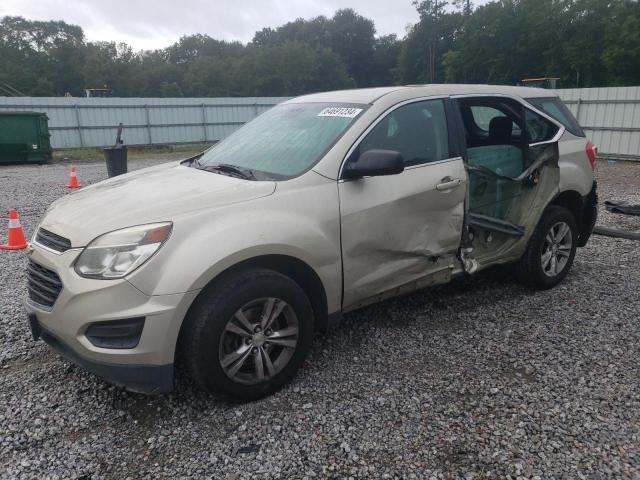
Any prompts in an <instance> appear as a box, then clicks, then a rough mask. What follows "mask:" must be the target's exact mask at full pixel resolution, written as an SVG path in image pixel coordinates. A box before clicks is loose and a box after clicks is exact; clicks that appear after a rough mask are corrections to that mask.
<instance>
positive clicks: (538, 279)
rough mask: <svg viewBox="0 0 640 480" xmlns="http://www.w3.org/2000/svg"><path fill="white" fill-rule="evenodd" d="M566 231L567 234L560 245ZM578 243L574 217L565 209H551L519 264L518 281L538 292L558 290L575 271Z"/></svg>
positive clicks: (534, 233) (543, 217)
mask: <svg viewBox="0 0 640 480" xmlns="http://www.w3.org/2000/svg"><path fill="white" fill-rule="evenodd" d="M552 228H553V229H554V230H553V234H552ZM565 228H566V229H567V231H566V233H564V236H563V237H562V238H561V239H560V240H559V241H558V243H556V239H557V238H558V237H560V236H561V235H562V233H563V232H564V229H565ZM577 241H578V226H577V223H576V219H575V217H574V216H573V214H572V213H571V212H570V211H569V210H567V209H566V208H564V207H559V206H555V205H553V206H550V207H548V208H547V210H545V212H544V213H543V215H542V218H541V219H540V222H539V223H538V226H537V227H536V229H535V231H534V232H533V235H532V236H531V238H530V239H529V244H528V245H527V250H526V251H525V254H524V255H523V257H522V258H521V259H520V262H519V263H518V264H517V268H516V273H517V276H518V280H519V281H520V282H521V283H523V284H524V285H526V286H528V287H530V288H533V289H535V290H547V289H549V288H553V287H555V286H556V285H557V284H558V283H560V282H561V281H562V280H563V279H564V277H566V276H567V273H569V270H570V269H571V265H572V264H573V259H574V258H575V255H576V248H577ZM554 245H555V247H554ZM554 262H555V264H554Z"/></svg>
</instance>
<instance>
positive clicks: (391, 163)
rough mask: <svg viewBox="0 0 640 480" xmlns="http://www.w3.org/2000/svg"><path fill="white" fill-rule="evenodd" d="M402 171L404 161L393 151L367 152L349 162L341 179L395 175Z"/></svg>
mask: <svg viewBox="0 0 640 480" xmlns="http://www.w3.org/2000/svg"><path fill="white" fill-rule="evenodd" d="M403 171H404V160H403V159H402V155H401V154H400V152H396V151H394V150H367V151H366V152H364V153H363V154H362V155H360V156H359V157H357V158H356V159H355V160H351V159H350V160H349V162H348V163H347V165H346V166H345V168H344V171H343V173H342V177H343V178H345V179H347V180H353V179H356V178H362V177H381V176H383V175H397V174H398V173H402V172H403Z"/></svg>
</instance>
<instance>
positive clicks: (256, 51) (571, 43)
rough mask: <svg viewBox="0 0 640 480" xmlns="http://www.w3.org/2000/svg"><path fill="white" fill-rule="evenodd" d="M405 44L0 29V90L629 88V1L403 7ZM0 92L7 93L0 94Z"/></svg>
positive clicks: (322, 36)
mask: <svg viewBox="0 0 640 480" xmlns="http://www.w3.org/2000/svg"><path fill="white" fill-rule="evenodd" d="M413 3H414V6H415V7H416V9H417V11H418V13H419V18H420V20H419V22H418V23H416V24H414V25H411V26H409V27H408V28H407V32H406V35H405V36H404V37H403V38H398V37H397V36H396V35H384V36H378V35H376V28H375V24H374V22H373V21H372V20H371V19H368V18H365V17H364V16H362V15H359V14H358V13H356V12H355V11H353V10H352V9H343V10H338V11H337V12H336V13H335V14H334V16H333V17H331V18H328V17H324V16H320V17H316V18H312V19H310V20H304V19H298V20H295V21H293V22H289V23H287V24H285V25H282V26H280V27H278V28H265V29H263V30H260V31H259V32H256V33H255V35H254V37H253V40H252V41H251V42H249V43H247V44H242V43H239V42H228V41H223V40H217V39H215V38H212V37H211V36H209V35H189V36H183V37H182V38H180V40H179V41H177V42H176V43H175V44H173V45H171V46H169V47H167V48H164V49H158V50H148V51H138V52H136V51H134V50H133V49H132V48H131V47H130V46H129V45H126V44H124V43H114V42H90V41H87V39H86V38H85V35H84V32H83V31H82V29H81V28H80V27H79V26H76V25H70V24H67V23H65V22H62V21H32V20H28V19H25V18H22V17H11V16H6V17H3V18H2V19H0V89H2V87H3V85H4V86H5V87H6V86H7V84H8V86H10V87H13V88H15V89H18V90H19V91H20V92H22V93H23V94H25V95H31V96H60V95H64V94H65V93H69V94H71V95H74V96H81V95H83V93H84V89H85V88H92V87H102V86H103V85H106V86H107V88H108V90H109V91H110V94H111V95H112V96H121V97H157V96H160V97H181V96H188V97H210V96H293V95H299V94H303V93H308V92H314V91H323V90H331V89H339V88H355V87H372V86H381V85H394V84H398V85H404V84H416V83H491V84H516V83H517V82H518V81H519V80H521V79H523V78H526V77H531V76H553V77H560V79H561V82H562V85H563V86H564V87H576V86H579V87H597V86H616V85H640V3H639V2H638V0H498V1H492V2H490V3H488V4H486V5H483V6H478V7H474V6H473V4H472V3H471V2H470V1H469V0H453V1H452V2H447V1H445V0H422V1H414V2H413ZM5 91H6V88H5Z"/></svg>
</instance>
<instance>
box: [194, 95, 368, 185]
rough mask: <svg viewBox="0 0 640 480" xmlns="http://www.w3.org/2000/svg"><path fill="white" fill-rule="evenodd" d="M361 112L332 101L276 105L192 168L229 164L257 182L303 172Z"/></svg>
mask: <svg viewBox="0 0 640 480" xmlns="http://www.w3.org/2000/svg"><path fill="white" fill-rule="evenodd" d="M365 108H366V106H365V105H354V104H336V103H290V104H283V105H278V106H276V107H274V108H272V109H271V110H269V111H267V112H266V113H263V114H262V115H260V116H259V117H258V118H256V119H255V120H253V121H251V122H249V123H247V124H246V125H244V126H243V127H242V128H240V129H239V130H237V131H236V132H234V133H233V134H232V135H230V136H229V137H227V138H225V139H224V140H222V141H221V142H219V143H218V144H216V145H215V146H213V147H212V148H211V149H209V150H207V151H206V152H205V153H204V154H203V155H202V157H200V158H199V159H198V160H197V161H196V164H194V166H195V167H197V168H204V169H208V170H213V171H220V170H219V169H218V170H216V166H219V165H222V166H223V168H226V169H228V168H229V166H232V167H236V168H237V169H241V170H243V171H249V172H251V175H252V176H253V178H255V179H257V180H267V179H274V180H281V179H287V178H291V177H295V176H298V175H300V174H301V173H304V172H305V171H307V170H309V169H310V168H311V167H313V165H315V163H316V162H318V161H319V160H320V158H321V157H322V156H323V155H324V153H326V152H327V151H328V150H329V149H330V148H331V147H332V146H333V145H334V143H335V142H336V141H337V140H338V138H340V136H341V135H342V134H343V133H344V132H345V131H346V130H347V128H348V127H349V125H351V124H352V123H353V121H354V120H355V118H357V117H358V115H360V114H361V113H362V111H363V110H364V109H365Z"/></svg>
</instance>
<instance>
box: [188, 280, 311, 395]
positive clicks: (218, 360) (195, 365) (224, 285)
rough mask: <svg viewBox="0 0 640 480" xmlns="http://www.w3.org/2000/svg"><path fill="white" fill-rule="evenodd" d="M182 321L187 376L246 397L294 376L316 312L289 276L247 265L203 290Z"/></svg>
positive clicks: (307, 345)
mask: <svg viewBox="0 0 640 480" xmlns="http://www.w3.org/2000/svg"><path fill="white" fill-rule="evenodd" d="M267 311H268V312H271V315H270V318H269V319H267V318H265V312H267ZM239 312H240V313H239ZM185 322H186V324H185V329H184V333H183V337H182V339H181V342H182V345H181V347H182V353H183V358H184V362H185V364H186V367H187V369H188V371H189V374H190V376H191V377H192V378H193V379H194V381H195V382H196V383H197V384H198V385H199V386H200V387H201V388H202V389H204V390H206V391H208V392H210V393H222V394H225V395H229V396H231V397H234V398H236V399H238V400H243V401H248V400H255V399H258V398H262V397H265V396H267V395H270V394H272V393H273V392H275V391H276V390H278V389H279V388H281V387H282V386H283V385H284V384H285V383H287V382H288V381H290V380H291V379H292V378H293V377H294V376H295V374H296V372H297V371H298V369H299V368H300V366H301V365H302V363H303V361H304V359H305V357H306V356H307V354H308V352H309V350H310V348H311V342H312V339H313V322H314V316H313V309H312V307H311V303H310V301H309V299H308V298H307V296H306V294H305V293H304V291H303V290H302V288H300V286H299V285H298V284H297V283H295V282H294V281H293V280H291V279H290V278H288V277H286V276H284V275H281V274H280V273H278V272H275V271H272V270H245V271H240V272H236V273H233V274H231V275H229V276H226V277H224V278H223V279H222V280H221V281H219V282H215V283H214V284H213V285H212V286H211V287H209V288H208V289H206V290H205V291H203V293H202V295H201V297H200V298H199V299H198V302H197V304H196V305H194V308H192V309H191V311H190V312H189V315H188V316H187V318H186V319H185ZM263 327H264V330H263ZM249 329H251V332H249ZM294 332H295V333H294ZM239 364H240V366H238V365H239Z"/></svg>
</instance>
